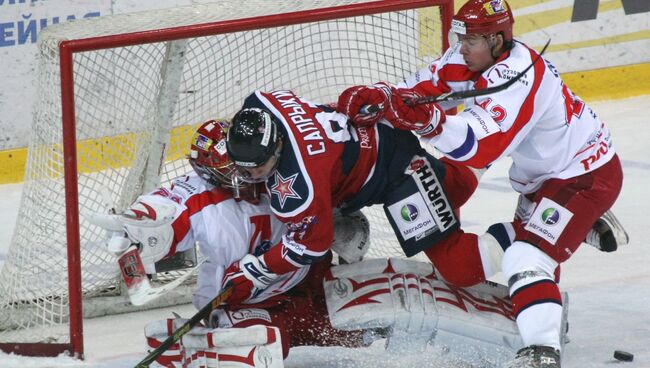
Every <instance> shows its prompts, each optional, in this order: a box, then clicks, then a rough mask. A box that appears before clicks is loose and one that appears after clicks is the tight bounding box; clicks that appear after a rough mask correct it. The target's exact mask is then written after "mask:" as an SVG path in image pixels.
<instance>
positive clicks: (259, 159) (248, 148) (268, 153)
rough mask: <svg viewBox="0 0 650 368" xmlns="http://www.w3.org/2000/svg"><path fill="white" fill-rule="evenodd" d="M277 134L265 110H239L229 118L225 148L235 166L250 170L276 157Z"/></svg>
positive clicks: (276, 129) (278, 139) (269, 115)
mask: <svg viewBox="0 0 650 368" xmlns="http://www.w3.org/2000/svg"><path fill="white" fill-rule="evenodd" d="M280 139H281V134H280V132H279V130H278V127H277V125H276V123H275V122H274V121H273V117H272V116H271V114H270V113H269V112H268V111H265V110H262V109H258V108H246V109H242V110H240V111H239V112H237V113H236V114H235V116H234V117H233V118H232V122H231V126H230V129H228V137H227V139H226V148H227V150H228V155H229V156H230V159H231V160H232V161H233V162H234V163H235V165H237V166H240V167H243V168H252V167H258V166H262V165H264V163H266V162H267V161H268V160H269V159H270V158H271V157H273V156H274V155H276V154H278V152H276V151H277V150H278V143H279V141H280Z"/></svg>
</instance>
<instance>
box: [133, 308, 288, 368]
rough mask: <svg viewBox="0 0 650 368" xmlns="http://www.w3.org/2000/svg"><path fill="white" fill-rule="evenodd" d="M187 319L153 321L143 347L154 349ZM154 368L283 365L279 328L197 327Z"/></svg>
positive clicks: (279, 367) (274, 367) (269, 367)
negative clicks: (145, 345) (145, 344)
mask: <svg viewBox="0 0 650 368" xmlns="http://www.w3.org/2000/svg"><path fill="white" fill-rule="evenodd" d="M186 321H187V320H186V319H182V318H176V319H167V320H160V321H154V322H150V323H149V324H147V326H146V327H145V336H146V338H147V347H148V348H149V349H155V348H156V347H158V346H160V344H161V343H162V342H163V341H165V339H167V337H169V336H170V335H171V334H172V333H173V332H174V331H175V329H177V328H178V327H180V326H182V325H183V323H185V322H186ZM156 364H158V367H166V368H168V367H172V368H174V367H183V368H243V367H247V368H251V367H254V368H258V367H264V368H284V363H283V357H282V343H281V338H280V330H279V329H278V328H277V327H273V326H263V325H255V326H250V327H245V328H237V327H233V328H214V329H213V328H207V327H202V326H197V327H194V328H192V330H190V331H189V332H188V333H186V334H185V335H183V336H182V337H181V340H180V341H179V343H177V344H174V345H172V347H171V348H170V349H168V350H167V351H166V352H165V353H164V354H163V355H161V356H160V357H159V358H158V359H156Z"/></svg>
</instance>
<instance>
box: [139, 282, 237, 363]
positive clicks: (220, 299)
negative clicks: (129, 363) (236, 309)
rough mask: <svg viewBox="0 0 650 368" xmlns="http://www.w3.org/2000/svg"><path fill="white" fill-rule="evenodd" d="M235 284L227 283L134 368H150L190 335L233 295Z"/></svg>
mask: <svg viewBox="0 0 650 368" xmlns="http://www.w3.org/2000/svg"><path fill="white" fill-rule="evenodd" d="M232 290H233V284H232V283H231V282H229V283H227V284H226V286H225V287H224V288H223V290H221V292H220V293H219V294H218V295H217V296H215V297H214V299H212V300H211V301H210V302H209V303H208V304H206V305H205V306H204V307H203V308H201V310H199V311H198V312H196V314H195V315H193V316H192V318H190V319H189V320H188V321H187V322H185V323H184V324H183V325H182V326H181V327H179V328H178V329H176V331H174V332H172V334H171V335H170V336H169V337H168V338H167V339H166V340H165V341H163V342H162V344H160V346H159V347H157V348H156V349H154V350H153V351H152V352H150V353H149V355H147V356H146V357H145V358H144V359H142V360H141V361H140V363H138V364H136V365H135V366H134V368H148V367H149V365H150V364H151V363H153V362H154V361H155V360H156V358H158V357H159V356H161V355H162V354H163V353H164V352H165V351H167V349H169V348H170V347H171V346H172V345H174V344H175V343H177V342H178V341H179V340H180V339H181V337H182V336H183V335H185V334H186V333H188V332H189V331H190V330H191V329H192V328H193V327H194V326H196V325H198V324H199V322H201V320H203V319H205V318H207V317H208V316H210V312H212V311H213V310H214V309H217V308H218V307H219V306H220V305H221V304H223V303H224V302H225V301H226V300H227V299H228V298H229V297H230V295H231V294H232Z"/></svg>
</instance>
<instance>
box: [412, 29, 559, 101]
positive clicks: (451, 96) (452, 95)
mask: <svg viewBox="0 0 650 368" xmlns="http://www.w3.org/2000/svg"><path fill="white" fill-rule="evenodd" d="M550 43H551V40H550V39H549V40H548V41H546V44H545V45H544V47H543V48H542V51H540V53H539V54H538V55H537V57H536V58H535V60H533V62H532V63H530V65H528V67H526V69H524V70H523V71H522V72H521V73H519V74H517V75H516V76H515V77H514V78H512V79H510V80H509V81H507V82H505V83H503V84H500V85H498V86H493V87H488V88H485V89H478V90H476V89H473V90H469V91H459V92H449V93H443V94H441V95H440V96H424V97H420V98H416V99H413V100H411V101H405V102H406V103H407V104H408V105H423V104H429V103H439V102H445V101H457V100H464V99H466V98H472V97H479V96H485V95H491V94H493V93H497V92H500V91H503V90H504V89H506V88H508V87H510V86H512V85H513V84H515V83H516V82H517V81H518V80H520V79H521V78H522V77H523V76H524V75H526V73H528V71H529V70H530V68H532V67H533V66H534V65H535V64H536V63H537V61H538V60H539V59H541V58H542V55H543V54H544V52H546V49H547V48H548V45H549V44H550Z"/></svg>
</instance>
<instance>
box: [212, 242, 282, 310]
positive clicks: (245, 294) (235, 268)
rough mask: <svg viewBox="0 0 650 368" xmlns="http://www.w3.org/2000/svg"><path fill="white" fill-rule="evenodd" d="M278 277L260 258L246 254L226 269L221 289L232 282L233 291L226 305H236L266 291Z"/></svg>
mask: <svg viewBox="0 0 650 368" xmlns="http://www.w3.org/2000/svg"><path fill="white" fill-rule="evenodd" d="M278 276H279V275H277V274H275V273H273V272H272V271H271V270H270V269H269V268H268V266H267V265H266V264H265V263H264V260H263V259H262V258H258V257H255V256H254V255H252V254H247V255H245V256H244V257H243V258H242V259H240V260H239V262H235V263H233V264H231V265H230V267H228V268H227V269H226V271H225V273H224V277H223V282H222V283H221V287H222V288H223V287H224V286H225V285H226V283H228V282H229V281H231V282H232V285H233V291H232V295H230V298H228V304H229V305H238V304H241V303H242V302H244V301H246V300H248V299H250V298H252V297H254V296H256V295H257V294H258V293H260V292H261V291H263V290H264V289H266V288H267V287H268V286H269V285H270V284H271V283H273V281H275V279H277V278H278Z"/></svg>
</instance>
